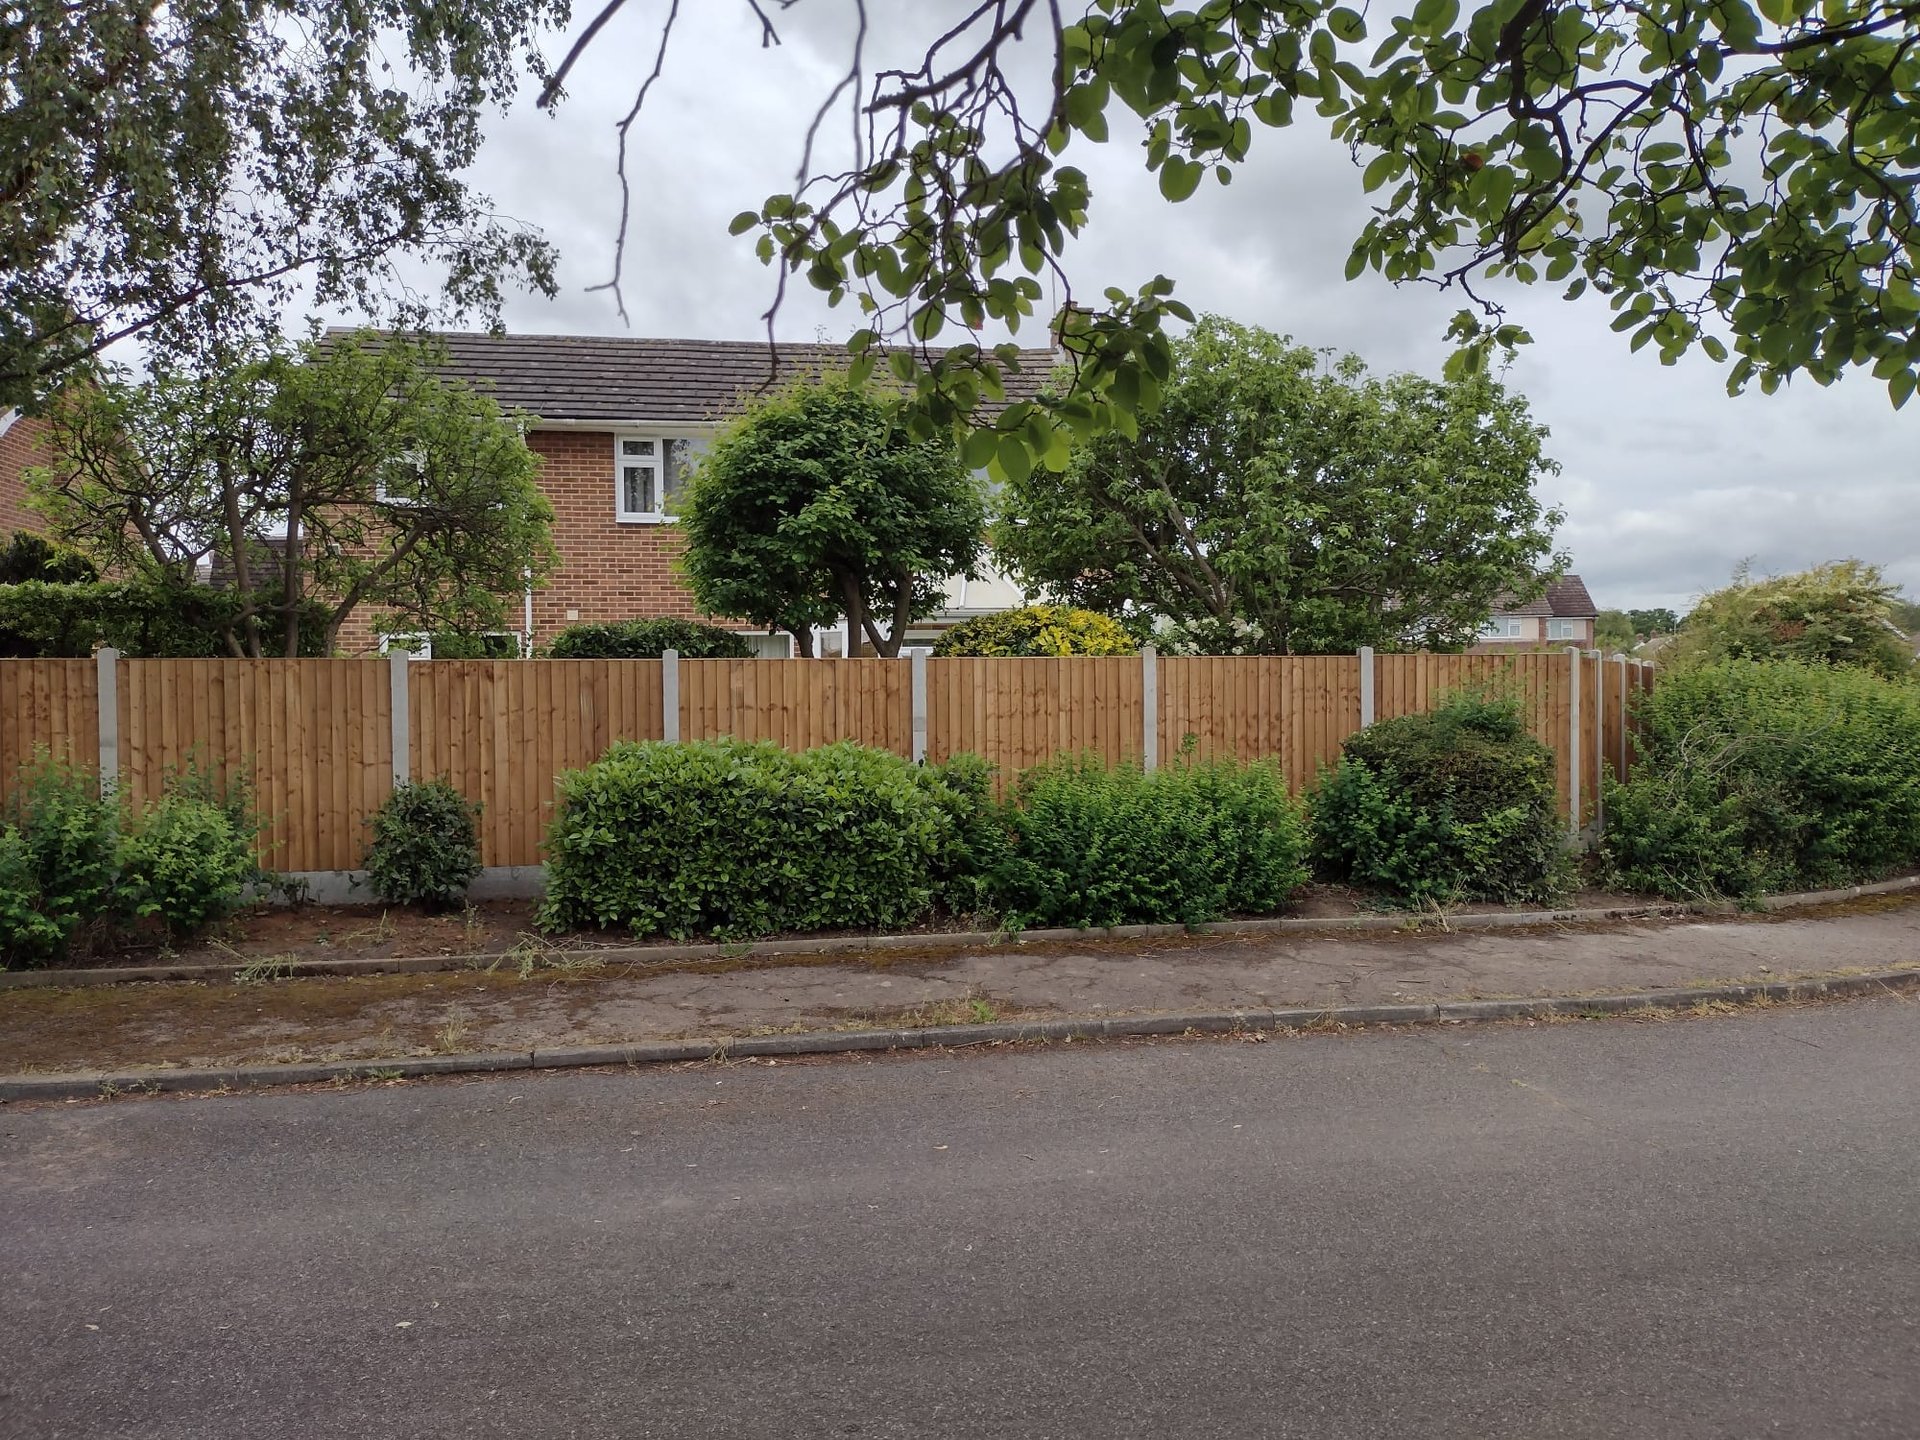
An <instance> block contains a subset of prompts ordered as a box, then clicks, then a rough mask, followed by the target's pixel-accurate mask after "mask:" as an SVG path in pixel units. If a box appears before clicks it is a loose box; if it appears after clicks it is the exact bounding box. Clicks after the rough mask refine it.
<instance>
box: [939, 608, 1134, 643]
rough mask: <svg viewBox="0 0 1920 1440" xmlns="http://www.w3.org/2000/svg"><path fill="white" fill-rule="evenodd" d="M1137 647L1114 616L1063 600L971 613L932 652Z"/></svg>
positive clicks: (941, 638) (941, 639) (945, 635)
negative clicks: (981, 613)
mask: <svg viewBox="0 0 1920 1440" xmlns="http://www.w3.org/2000/svg"><path fill="white" fill-rule="evenodd" d="M1139 648H1140V646H1139V644H1138V642H1137V641H1135V639H1134V638H1133V636H1131V635H1129V634H1128V633H1127V630H1126V627H1125V626H1123V625H1121V623H1120V622H1119V621H1118V620H1114V619H1110V618H1109V617H1107V616H1105V615H1101V614H1097V613H1096V612H1094V611H1092V610H1076V609H1074V608H1073V607H1071V606H1067V605H1029V606H1027V607H1026V608H1025V609H1023V610H1007V611H1003V612H1002V613H1000V614H998V615H976V616H975V617H974V618H973V619H971V620H964V621H962V622H961V623H960V624H958V625H956V626H954V627H953V628H952V629H951V630H949V631H947V633H946V634H944V635H942V636H941V637H940V639H939V640H938V641H937V642H936V643H935V644H934V647H933V653H934V654H935V655H1131V654H1133V653H1134V652H1135V651H1136V650H1138V649H1139Z"/></svg>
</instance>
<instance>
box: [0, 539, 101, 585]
mask: <svg viewBox="0 0 1920 1440" xmlns="http://www.w3.org/2000/svg"><path fill="white" fill-rule="evenodd" d="M99 578H100V571H99V570H98V569H97V568H96V567H95V565H94V563H93V561H91V560H89V559H88V558H87V557H86V556H84V555H82V554H81V553H80V552H79V551H78V550H75V549H72V548H71V547H69V546H66V545H62V544H60V543H59V542H58V541H55V540H49V539H47V537H46V536H44V535H35V534H34V533H33V532H32V531H30V530H16V531H14V532H13V534H12V536H11V537H10V538H9V539H8V540H7V543H6V544H5V545H0V585H18V584H20V582H21V581H23V580H51V581H53V582H55V583H56V584H67V585H72V584H81V585H84V584H87V583H90V582H92V581H94V580H98V579H99Z"/></svg>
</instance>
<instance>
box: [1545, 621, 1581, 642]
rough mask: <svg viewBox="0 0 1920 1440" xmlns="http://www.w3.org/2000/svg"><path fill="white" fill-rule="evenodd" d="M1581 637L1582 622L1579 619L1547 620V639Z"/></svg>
mask: <svg viewBox="0 0 1920 1440" xmlns="http://www.w3.org/2000/svg"><path fill="white" fill-rule="evenodd" d="M1579 638H1580V622H1579V621H1578V620H1549V621H1547V639H1549V640H1578V639H1579Z"/></svg>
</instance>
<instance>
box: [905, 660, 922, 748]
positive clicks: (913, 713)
mask: <svg viewBox="0 0 1920 1440" xmlns="http://www.w3.org/2000/svg"><path fill="white" fill-rule="evenodd" d="M907 661H908V664H909V665H910V666H911V667H912V668H911V670H910V672H909V673H910V674H911V676H912V681H913V699H912V708H911V709H910V711H909V712H908V713H909V718H910V720H911V722H912V725H913V763H914V764H916V765H920V764H924V763H925V762H926V758H927V652H926V651H924V650H914V651H912V652H910V653H909V654H908V656H907Z"/></svg>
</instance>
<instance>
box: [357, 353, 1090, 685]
mask: <svg viewBox="0 0 1920 1440" xmlns="http://www.w3.org/2000/svg"><path fill="white" fill-rule="evenodd" d="M436 338H437V339H438V341H439V343H440V344H441V345H442V346H443V347H444V349H445V351H446V354H447V363H446V366H445V373H447V374H449V375H453V376H457V377H459V378H460V379H463V380H466V381H468V382H469V383H471V384H472V385H474V386H475V388H477V389H481V390H484V391H485V392H486V393H488V394H489V395H491V396H492V397H493V398H494V399H495V400H497V401H498V402H499V403H500V404H501V405H502V406H503V407H505V408H507V409H509V410H521V411H525V412H528V413H530V414H532V415H534V416H535V417H537V418H536V419H535V420H534V421H533V422H532V424H531V425H530V426H529V428H528V432H527V444H528V446H529V447H530V448H531V449H532V450H533V451H534V452H535V453H537V454H538V455H539V456H540V457H541V462H542V464H541V475H540V488H541V489H542V490H543V491H544V492H545V493H546V495H547V498H548V499H549V500H550V501H552V503H553V508H554V526H553V538H554V545H555V548H556V549H557V550H558V551H559V554H560V565H559V568H558V569H557V570H556V571H555V572H554V574H553V575H552V576H551V577H550V578H549V580H548V582H547V584H546V585H544V586H542V587H540V588H538V589H535V590H533V591H531V592H530V593H529V594H527V595H525V596H522V597H520V601H521V603H520V604H519V606H517V607H516V619H517V620H518V626H517V627H516V629H515V631H514V632H513V639H515V640H517V641H520V642H522V643H526V644H528V645H530V646H532V645H539V644H542V643H544V642H546V641H547V640H550V639H551V638H552V637H553V635H554V633H555V632H556V631H558V630H560V629H561V628H563V627H564V626H567V625H570V624H573V623H575V622H576V621H595V620H626V619H633V618H638V617H644V616H656V615H676V616H684V617H687V618H696V619H713V618H715V617H709V616H703V615H701V614H700V612H699V610H698V608H697V607H696V606H695V605H694V602H693V596H692V595H691V593H689V591H688V590H687V587H686V585H685V583H684V582H683V581H682V580H681V579H680V577H679V576H678V575H677V574H676V573H675V572H674V561H675V559H676V557H677V556H678V555H679V554H680V550H681V539H680V535H679V532H678V529H677V527H676V525H675V523H674V520H673V515H672V508H673V505H672V502H673V497H674V495H675V493H676V491H677V490H678V489H679V487H680V486H681V484H682V483H684V480H685V477H686V475H687V474H688V471H689V469H690V467H691V465H692V464H693V462H694V460H695V459H696V458H697V457H698V455H699V454H700V452H701V451H702V450H703V449H705V447H706V443H707V440H708V438H709V437H710V436H711V435H712V434H713V432H714V431H715V430H716V429H717V428H718V427H719V425H720V424H722V423H723V422H724V421H725V420H726V419H727V418H728V417H729V416H731V415H732V414H734V413H735V412H736V411H737V410H738V408H739V407H740V405H741V403H742V402H743V400H745V399H748V398H750V397H751V396H752V395H753V394H754V393H755V392H756V391H759V390H761V389H762V388H764V387H765V386H766V385H767V383H768V381H769V378H772V379H773V380H774V381H775V382H776V383H777V382H779V381H784V380H788V379H792V378H795V377H800V376H805V375H809V374H818V373H821V372H823V371H826V370H830V369H834V368H843V367H844V366H845V364H846V360H847V355H846V351H845V350H844V349H843V348H842V347H840V346H837V345H781V346H780V347H778V351H777V364H774V365H773V366H772V367H771V368H770V357H769V353H768V348H767V346H766V344H765V343H764V342H762V341H757V340H652V339H635V338H629V337H615V336H573V335H476V334H442V335H440V336H438V337H436ZM1054 363H1055V359H1054V356H1053V355H1052V353H1051V352H1049V351H1044V350H1040V351H1027V352H1024V354H1023V357H1022V369H1021V371H1020V373H1019V374H1017V375H1014V376H1011V377H1009V379H1010V382H1011V383H1010V384H1009V387H1008V388H1009V391H1010V393H1011V394H1012V398H1014V399H1021V398H1025V397H1027V396H1030V395H1031V394H1033V393H1035V392H1037V391H1038V389H1039V388H1040V386H1041V384H1042V383H1044V381H1045V379H1046V377H1047V376H1048V375H1049V373H1050V372H1051V371H1052V368H1053V366H1054ZM1016 387H1017V388H1016ZM948 596H949V607H948V609H947V610H946V611H943V612H942V614H941V615H939V616H936V617H933V618H932V619H930V620H928V621H927V622H925V623H924V624H923V625H920V626H916V627H915V630H914V631H912V632H910V633H909V636H908V639H909V643H912V642H914V641H920V642H921V643H928V642H930V641H931V639H932V638H933V637H935V636H936V635H937V634H938V632H939V631H940V630H941V629H943V628H945V626H947V625H949V624H952V623H956V622H957V621H959V620H962V619H965V618H967V617H968V616H970V615H973V614H979V613H984V612H987V611H992V610H1003V609H1008V608H1011V607H1012V606H1016V605H1019V604H1022V603H1024V600H1023V597H1022V596H1021V595H1020V593H1019V591H1018V590H1017V589H1016V588H1015V587H1014V586H1013V585H1012V584H1011V583H1010V582H1008V581H1007V580H1006V579H1005V577H1002V576H997V575H991V574H989V575H987V576H985V577H984V578H983V579H981V580H976V581H966V580H964V579H961V578H958V577H956V578H955V580H954V581H953V582H951V583H950V584H949V586H948ZM371 620H372V616H371V615H364V616H363V615H358V614H356V615H355V616H354V617H353V619H352V620H350V621H349V624H348V628H347V630H346V631H343V633H342V648H343V649H347V650H353V649H362V648H368V647H370V646H371V645H372V644H373V643H374V640H373V635H372V631H371ZM718 623H721V624H725V625H728V626H729V627H730V628H734V629H739V630H740V631H742V633H743V634H749V643H750V644H751V645H752V646H753V647H754V649H755V651H756V653H758V654H762V655H768V656H785V655H788V654H790V653H791V648H792V640H791V637H789V636H787V635H784V634H779V635H767V634H765V633H759V632H754V633H750V632H749V630H748V627H747V626H745V625H743V624H738V623H736V622H732V621H728V620H725V619H721V620H719V622H718ZM821 639H822V642H823V643H822V646H821V647H820V648H821V651H822V653H835V652H836V647H837V650H838V652H839V653H844V650H845V644H846V641H845V636H844V633H841V634H840V635H839V636H838V637H837V640H836V637H835V636H834V635H833V633H832V632H829V633H827V634H825V635H823V636H822V637H821Z"/></svg>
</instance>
